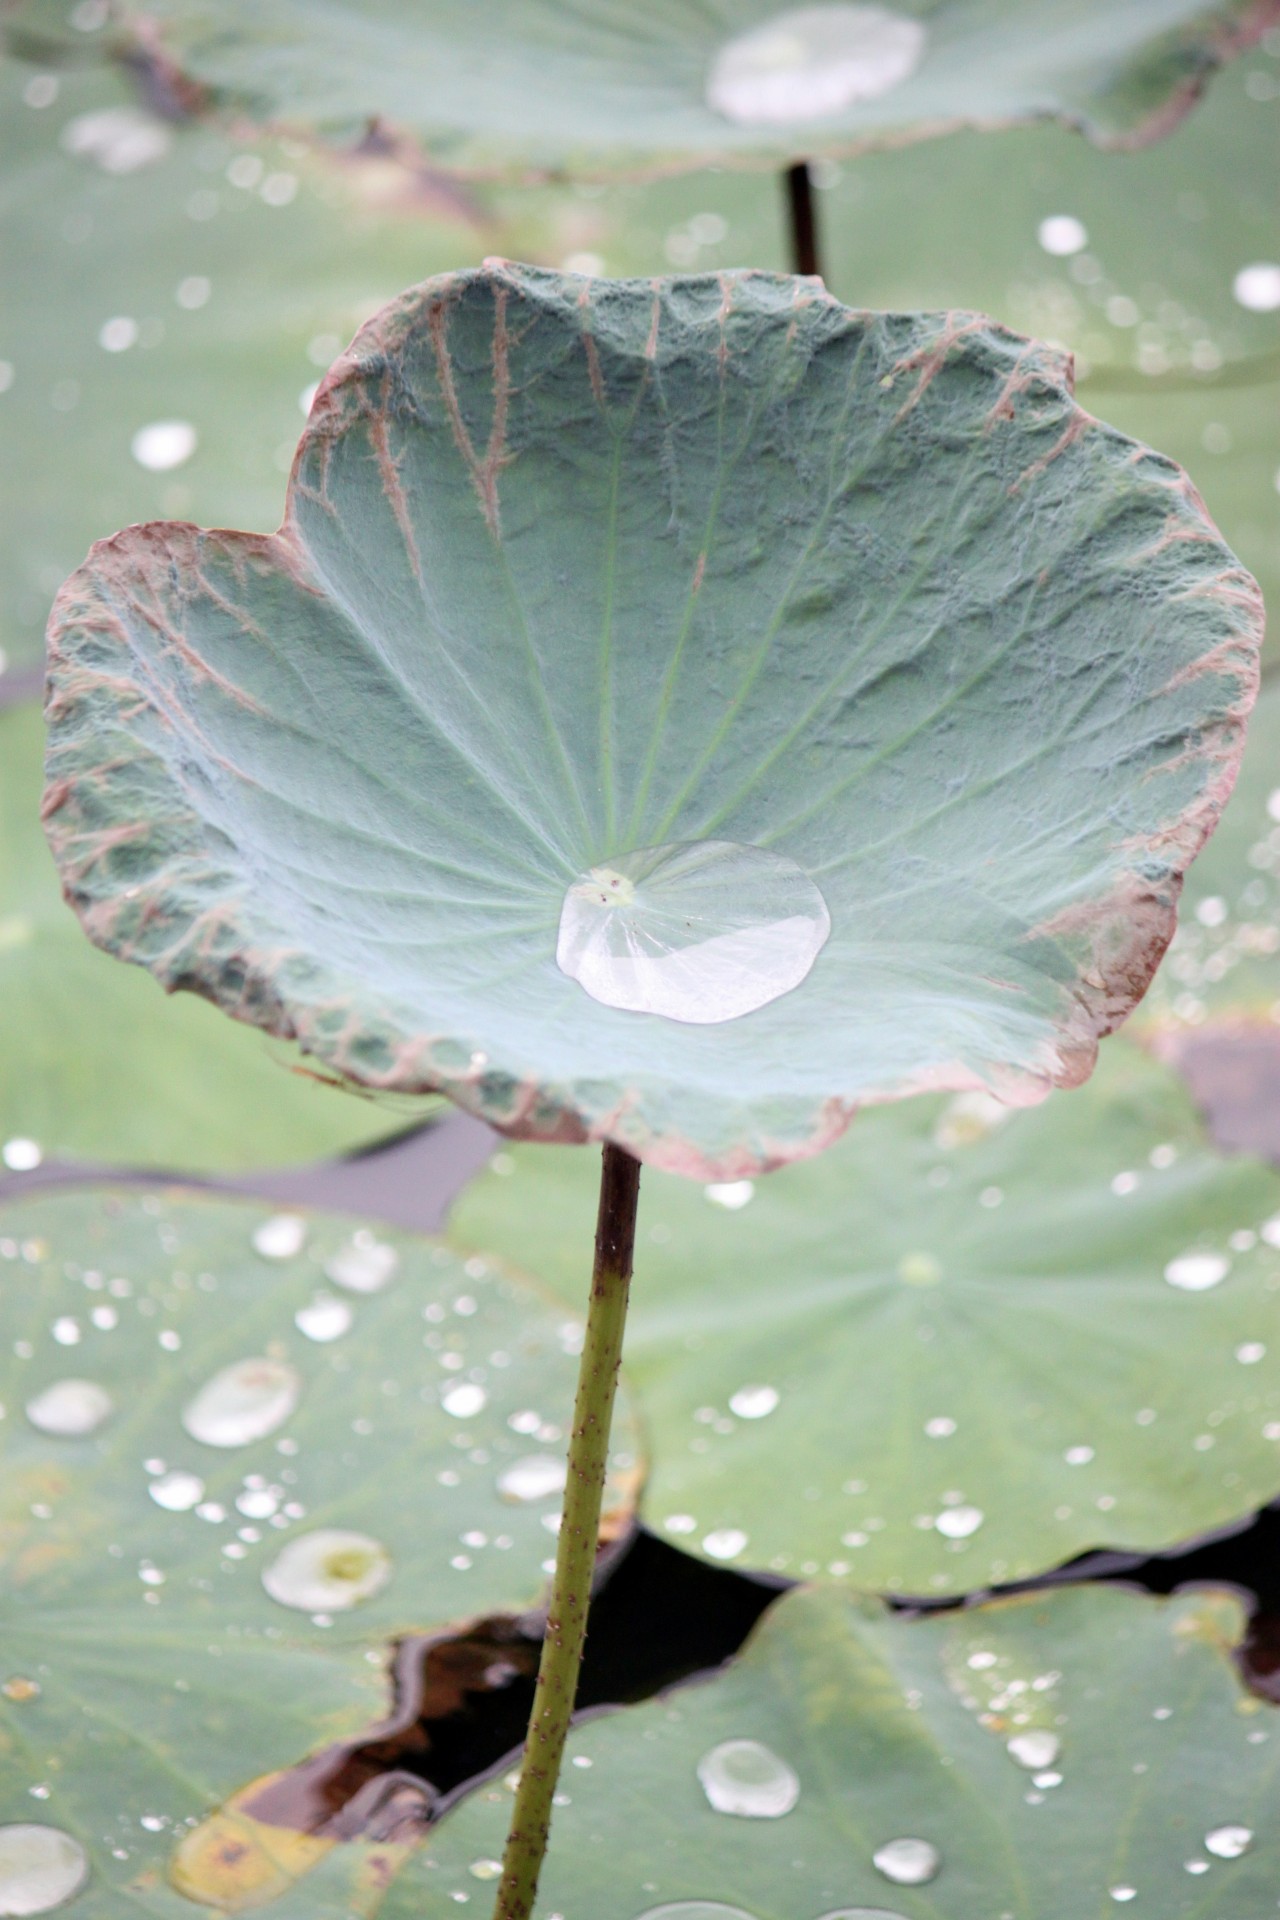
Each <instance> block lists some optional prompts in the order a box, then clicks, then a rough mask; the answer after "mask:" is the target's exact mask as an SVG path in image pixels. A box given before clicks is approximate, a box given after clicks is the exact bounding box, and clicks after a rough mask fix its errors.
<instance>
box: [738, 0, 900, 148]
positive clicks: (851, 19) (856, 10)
mask: <svg viewBox="0 0 1280 1920" xmlns="http://www.w3.org/2000/svg"><path fill="white" fill-rule="evenodd" d="M926 37H927V36H926V32H925V29H924V27H923V26H922V25H921V24H920V22H919V21H918V20H910V19H907V18H905V17H904V16H903V15H902V14H899V13H891V12H890V11H889V9H888V8H886V7H857V6H842V5H827V6H818V7H794V8H791V9H789V10H788V11H786V12H784V13H778V14H775V15H774V16H773V18H772V19H768V20H763V21H762V22H761V23H760V24H759V26H756V27H752V28H751V29H750V30H749V31H748V32H746V33H741V34H737V35H735V37H734V38H733V39H732V40H730V41H728V42H727V43H726V45H725V46H723V47H722V48H721V49H720V51H719V52H718V53H717V55H716V57H715V60H714V61H713V63H712V67H711V72H710V75H709V77H708V80H707V105H708V106H709V107H710V108H711V109H712V111H713V112H715V113H719V114H723V115H724V117H725V119H726V120H732V121H734V122H736V123H737V124H738V125H739V126H778V125H786V124H787V123H793V122H803V121H809V120H821V119H824V118H825V117H826V116H827V115H828V114H833V113H839V112H841V111H842V110H843V109H844V108H845V107H850V106H853V105H854V104H855V103H856V102H857V101H859V100H877V99H879V98H880V96H881V95H882V94H886V93H889V92H891V91H892V89H893V88H894V87H897V86H901V84H902V82H903V81H904V80H906V79H908V78H909V77H910V75H911V74H912V73H914V72H915V69H916V68H917V66H918V65H919V64H920V57H921V55H922V53H923V52H924V47H925V40H926Z"/></svg>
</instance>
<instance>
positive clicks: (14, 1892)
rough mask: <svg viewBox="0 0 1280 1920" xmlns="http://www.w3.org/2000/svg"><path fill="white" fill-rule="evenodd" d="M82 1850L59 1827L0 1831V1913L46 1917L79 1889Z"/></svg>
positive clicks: (85, 1866)
mask: <svg viewBox="0 0 1280 1920" xmlns="http://www.w3.org/2000/svg"><path fill="white" fill-rule="evenodd" d="M88 1872H89V1863H88V1861H87V1860H86V1858H85V1853H84V1848H83V1847H82V1846H81V1845H80V1844H79V1842H78V1841H76V1840H73V1839H72V1837H71V1835H70V1834H69V1833H63V1831H62V1829H61V1828H60V1827H43V1826H37V1825H35V1824H32V1823H28V1822H26V1821H17V1822H15V1823H14V1824H13V1825H11V1826H2V1827H0V1913H5V1914H24V1913H48V1912H50V1910H51V1909H52V1908H54V1907H60V1906H61V1905H62V1903H63V1901H64V1900H69V1899H70V1898H71V1896H72V1894H73V1893H75V1892H77V1891H78V1889H79V1888H80V1887H81V1886H83V1884H84V1882H85V1879H86V1877H87V1876H88Z"/></svg>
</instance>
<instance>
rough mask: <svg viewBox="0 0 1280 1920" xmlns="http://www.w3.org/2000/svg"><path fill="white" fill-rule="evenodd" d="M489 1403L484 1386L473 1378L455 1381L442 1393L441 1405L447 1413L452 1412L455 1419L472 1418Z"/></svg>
mask: <svg viewBox="0 0 1280 1920" xmlns="http://www.w3.org/2000/svg"><path fill="white" fill-rule="evenodd" d="M488 1404H489V1396H488V1394H487V1393H486V1392H485V1390H484V1388H483V1387H478V1386H477V1385H476V1384H475V1382H474V1381H472V1380H458V1381H455V1383H454V1385H453V1386H451V1387H446V1388H445V1390H444V1392H443V1393H442V1394H441V1395H440V1405H441V1406H442V1407H443V1408H444V1410H445V1412H446V1413H451V1414H452V1415H453V1417H454V1419H455V1420H471V1419H473V1418H474V1416H475V1415H476V1414H477V1413H480V1412H482V1411H483V1409H484V1408H485V1407H487V1406H488Z"/></svg>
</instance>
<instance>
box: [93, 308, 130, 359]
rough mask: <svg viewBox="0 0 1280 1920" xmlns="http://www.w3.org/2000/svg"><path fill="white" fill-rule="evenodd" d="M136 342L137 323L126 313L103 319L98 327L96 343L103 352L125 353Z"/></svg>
mask: <svg viewBox="0 0 1280 1920" xmlns="http://www.w3.org/2000/svg"><path fill="white" fill-rule="evenodd" d="M137 342H138V323H137V321H136V320H133V319H131V318H130V317H129V315H128V314H127V313H118V314H116V315H115V316H114V317H113V318H112V319H110V320H104V321H103V323H102V325H101V326H100V327H99V329H98V345H99V346H100V347H101V348H102V350H103V352H104V353H127V352H128V351H129V348H130V347H133V346H136V345H137Z"/></svg>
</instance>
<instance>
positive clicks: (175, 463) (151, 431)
mask: <svg viewBox="0 0 1280 1920" xmlns="http://www.w3.org/2000/svg"><path fill="white" fill-rule="evenodd" d="M195 450H196V430H195V428H194V427H193V426H192V424H191V422H190V421H189V420H153V421H152V422H151V423H150V425H148V426H145V427H139V428H138V431H137V432H136V433H135V434H134V436H133V439H132V440H131V441H130V442H129V451H130V452H131V453H132V455H133V457H134V459H135V460H136V461H137V463H138V465H139V466H140V467H146V468H147V469H148V470H149V471H150V472H152V473H169V472H170V471H171V470H172V469H173V468H174V467H180V466H182V465H183V464H184V463H185V462H186V461H188V460H189V459H190V458H191V456H192V454H193V453H194V452H195Z"/></svg>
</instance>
